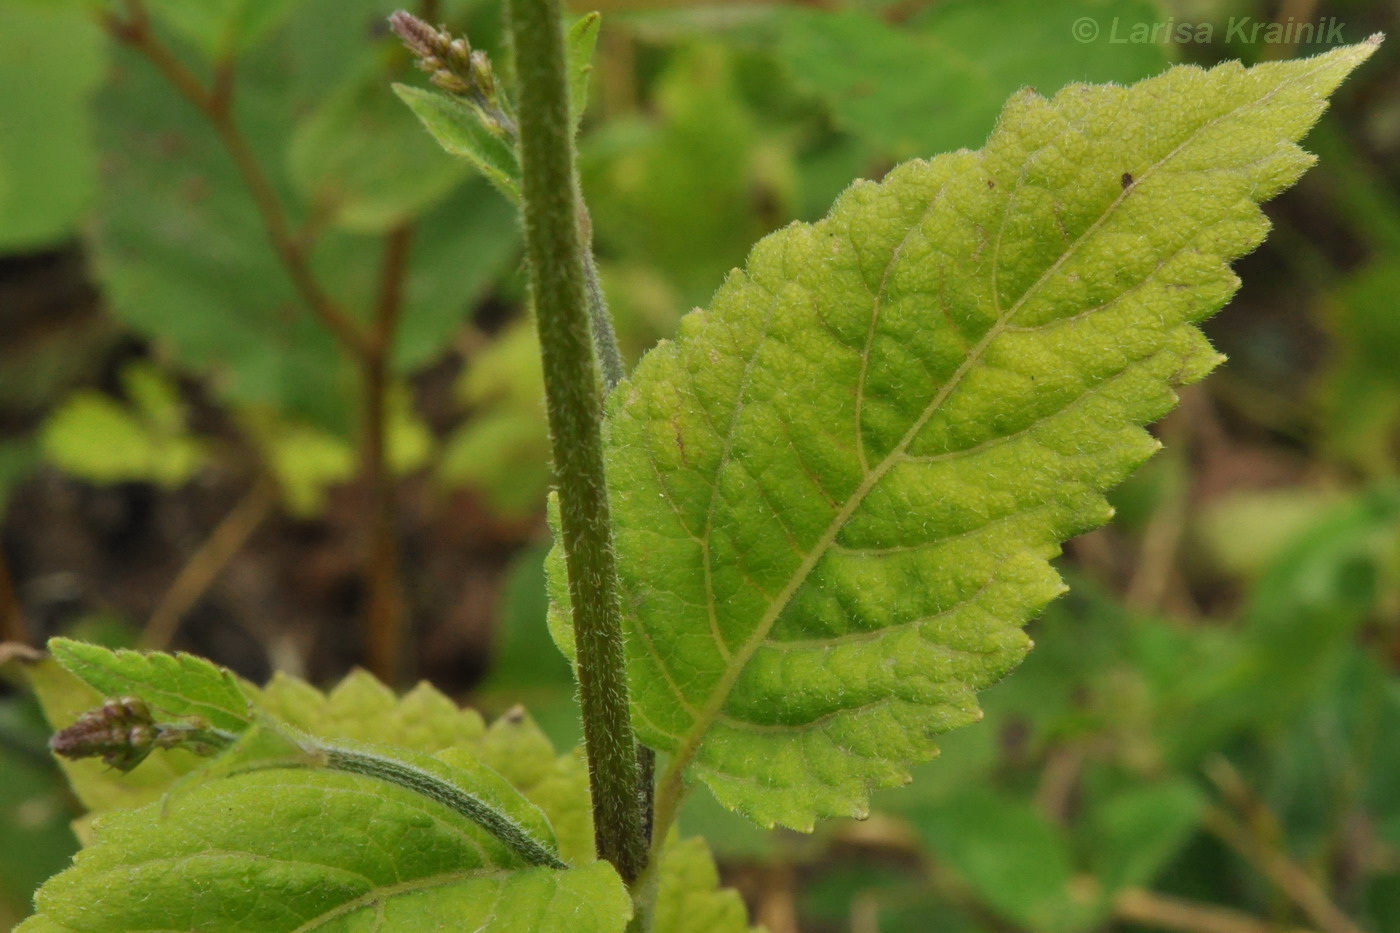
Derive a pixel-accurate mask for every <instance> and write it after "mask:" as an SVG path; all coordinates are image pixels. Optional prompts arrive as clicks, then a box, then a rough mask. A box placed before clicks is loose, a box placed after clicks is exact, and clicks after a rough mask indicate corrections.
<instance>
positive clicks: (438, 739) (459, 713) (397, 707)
mask: <svg viewBox="0 0 1400 933" xmlns="http://www.w3.org/2000/svg"><path fill="white" fill-rule="evenodd" d="M258 707H259V709H261V710H263V711H264V712H266V713H269V714H270V715H272V716H273V717H274V718H276V719H278V720H280V721H282V722H285V723H287V724H288V725H291V726H295V727H296V728H298V729H301V730H302V731H303V732H309V733H311V734H312V735H315V736H319V737H321V738H326V739H331V740H341V739H348V740H350V741H354V742H379V743H385V744H388V743H392V744H394V745H396V746H399V747H400V748H406V749H410V750H413V751H419V752H425V753H427V754H430V755H433V754H437V753H438V752H440V751H442V750H443V749H446V748H453V747H468V748H470V747H475V746H476V745H477V744H478V743H479V742H480V741H481V739H482V737H483V736H484V735H485V734H486V724H485V723H484V722H482V720H481V716H480V714H478V713H477V712H476V711H475V710H470V709H461V708H459V707H458V706H457V704H455V703H453V702H452V701H451V700H449V699H448V698H447V697H445V696H443V695H442V693H441V692H439V691H438V690H436V689H434V688H433V687H432V686H431V685H430V684H427V683H421V684H419V685H418V686H417V687H414V688H413V689H412V690H410V691H409V692H408V693H407V694H405V695H404V696H402V697H398V696H396V695H395V694H394V692H393V691H392V690H390V689H389V688H388V687H386V686H384V685H383V684H382V683H380V682H379V681H378V680H376V679H375V678H374V677H373V675H371V674H368V673H366V672H365V671H361V670H357V671H354V672H352V673H351V674H350V675H349V676H347V677H346V678H345V679H344V680H342V681H341V682H340V683H339V684H337V685H336V687H335V689H333V690H332V691H330V693H322V692H321V691H319V690H317V689H316V688H315V687H312V686H310V685H309V684H307V683H306V682H305V681H303V680H299V679H297V678H295V677H289V676H287V675H286V674H277V675H276V676H274V677H273V678H272V681H271V682H270V683H268V685H267V686H266V687H264V688H263V691H262V695H261V696H260V698H259V701H258Z"/></svg>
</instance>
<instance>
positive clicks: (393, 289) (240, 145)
mask: <svg viewBox="0 0 1400 933" xmlns="http://www.w3.org/2000/svg"><path fill="white" fill-rule="evenodd" d="M123 5H124V7H125V10H126V15H125V16H124V17H115V16H106V17H103V19H102V22H103V25H104V27H105V28H106V30H107V32H108V33H109V34H110V35H111V36H112V37H113V38H114V39H116V40H117V41H119V42H122V43H124V44H126V45H128V46H130V47H131V48H132V49H134V50H136V51H137V52H139V53H140V54H141V55H143V56H144V57H145V58H146V59H147V60H148V61H149V62H150V63H151V64H152V65H153V66H154V67H155V68H156V69H157V70H158V71H159V72H160V73H161V74H162V75H163V76H164V77H165V78H166V80H167V81H169V82H170V84H171V85H172V86H173V87H174V88H175V89H176V91H178V92H179V93H180V95H181V96H183V97H184V98H185V99H186V100H188V101H189V102H190V103H191V104H192V105H193V106H194V107H195V108H196V109H198V110H199V112H200V113H201V114H203V115H204V117H205V119H207V120H208V121H209V124H210V126H212V127H213V129H214V132H215V133H216V134H217V135H218V137H219V140H220V142H221V143H222V144H223V147H224V149H225V150H226V151H227V153H228V155H229V157H230V158H231V159H232V160H233V162H234V165H235V166H236V168H237V170H238V173H239V175H240V176H241V177H242V179H243V182H244V184H245V186H246V187H247V189H248V192H249V194H250V196H251V197H252V199H253V202H254V204H255V205H256V206H257V210H258V214H259V216H260V217H261V219H262V223H263V227H264V229H265V231H266V233H267V237H268V240H269V242H270V243H271V245H272V247H273V249H274V251H275V252H276V253H277V256H278V258H279V259H280V260H281V262H282V265H283V267H284V268H285V269H286V272H287V275H288V276H289V277H290V278H291V280H292V283H293V285H294V286H295V287H296V290H297V293H298V294H299V295H300V296H301V299H302V301H303V302H304V303H305V304H306V306H307V307H308V308H309V309H310V311H311V313H312V314H313V315H314V316H315V317H316V319H317V320H318V321H320V322H321V323H322V324H323V325H324V326H325V327H326V329H327V330H328V331H330V332H331V334H332V335H333V336H334V337H335V338H336V340H337V342H338V343H339V344H340V345H341V347H342V348H343V349H344V350H345V351H346V352H347V353H348V354H349V355H350V356H351V357H353V358H354V360H355V362H356V364H357V366H358V368H359V370H360V378H361V385H362V393H363V394H362V406H361V408H362V421H363V423H362V425H361V431H362V439H361V479H362V482H363V485H364V488H365V489H366V491H367V495H368V498H369V522H368V537H369V546H368V551H369V554H368V564H367V566H366V569H365V583H366V589H367V591H368V609H367V613H366V623H367V629H368V632H367V636H366V653H367V663H368V665H369V667H370V669H371V670H372V671H373V672H374V673H375V674H376V675H377V676H378V677H380V678H381V679H382V680H384V681H385V682H387V683H394V682H396V681H397V680H398V679H399V676H400V674H401V673H402V671H403V667H404V645H403V642H404V638H405V634H406V632H405V623H404V600H403V592H402V585H401V582H400V576H399V548H398V536H397V532H396V529H395V521H394V513H395V502H394V488H393V482H394V480H393V475H392V470H391V469H390V467H389V462H388V437H387V435H388V428H387V420H388V408H389V405H388V396H389V389H390V385H391V381H392V373H391V369H390V367H391V356H392V349H393V345H394V338H395V335H396V332H397V330H398V320H399V316H400V312H401V306H402V297H401V292H402V289H403V279H404V275H405V272H406V271H407V260H408V247H409V241H410V231H409V229H408V228H407V227H403V228H400V229H397V230H395V231H393V232H391V233H390V234H389V235H388V236H387V238H386V241H385V256H384V266H383V274H382V279H381V285H380V293H379V300H378V302H377V303H376V307H375V319H374V323H373V325H372V327H371V328H370V329H368V330H367V329H366V328H364V327H362V326H360V325H359V324H358V323H357V322H356V321H355V320H354V319H353V318H352V317H351V316H350V315H349V314H348V313H347V312H346V310H345V309H344V308H343V307H341V305H340V304H339V303H337V302H336V301H335V300H334V299H333V298H332V297H331V296H330V294H329V293H328V292H327V291H326V290H325V289H324V288H322V287H321V284H320V282H319V281H318V279H317V278H316V274H315V272H314V271H313V270H312V268H311V263H310V256H309V238H308V236H307V235H305V234H304V233H303V232H298V231H297V230H295V229H294V226H293V224H292V221H291V219H290V217H289V216H288V213H287V211H286V209H285V207H284V206H283V204H282V200H281V198H280V196H279V195H278V193H277V189H276V187H275V186H274V185H273V183H272V180H271V178H270V177H269V175H268V174H267V172H266V171H264V170H263V167H262V165H261V164H260V163H259V161H258V159H257V155H256V154H255V153H254V152H253V149H252V147H251V146H250V145H249V144H248V140H247V139H246V137H244V135H243V133H242V131H241V130H240V129H239V127H238V124H237V122H236V121H235V120H234V116H233V107H232V103H233V91H234V63H233V61H232V60H231V59H226V60H224V61H221V62H219V63H218V64H217V65H216V67H215V69H214V74H213V79H212V82H211V83H210V85H209V86H206V85H205V84H204V82H203V81H202V80H201V79H200V77H199V76H198V75H197V74H196V73H195V72H194V71H192V70H191V69H190V68H189V67H188V66H186V65H185V64H184V63H183V62H181V61H180V60H179V58H177V57H176V56H175V55H174V54H173V53H172V52H171V51H170V50H169V49H168V48H166V47H165V46H164V45H162V44H161V43H160V42H159V41H158V39H157V38H156V36H155V35H154V33H153V32H152V30H151V24H150V16H149V14H148V12H147V10H146V8H145V5H144V3H143V2H142V0H124V4H123ZM313 220H314V218H313ZM314 226H315V224H314V223H313V224H311V225H310V226H309V227H308V229H313V228H314ZM177 582H178V581H177Z"/></svg>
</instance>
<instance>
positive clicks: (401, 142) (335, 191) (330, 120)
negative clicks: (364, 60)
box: [287, 61, 467, 233]
mask: <svg viewBox="0 0 1400 933" xmlns="http://www.w3.org/2000/svg"><path fill="white" fill-rule="evenodd" d="M368 64H369V67H367V68H366V69H365V70H364V71H363V72H361V73H358V74H355V75H352V76H351V78H350V80H349V81H347V82H346V83H345V85H344V86H343V87H342V88H341V89H340V90H339V91H338V92H337V93H335V94H334V95H332V96H331V97H329V98H328V99H326V100H325V101H323V102H322V103H321V106H320V107H319V108H317V109H316V110H315V111H313V112H312V113H310V114H308V115H307V116H306V117H305V118H304V119H303V120H302V121H301V123H300V124H299V125H298V127H297V129H296V132H295V134H294V135H293V137H292V140H291V145H290V147H289V148H288V150H287V158H288V175H289V176H290V178H291V180H292V183H293V184H294V185H295V186H296V188H297V191H298V193H299V194H300V195H301V197H302V199H303V200H304V202H305V203H306V204H308V205H310V207H311V210H312V211H313V212H314V213H316V214H318V215H320V216H325V217H327V218H328V219H330V220H331V221H332V222H334V223H338V224H341V225H342V226H344V227H345V228H347V229H349V230H353V231H355V232H357V233H384V232H386V231H388V230H391V229H393V228H394V227H396V226H398V225H400V224H403V223H405V222H406V221H408V220H410V219H412V218H413V217H414V216H415V215H417V214H418V213H420V212H422V211H423V210H424V209H426V208H427V207H429V206H430V205H432V204H434V203H436V202H438V201H440V200H441V199H442V198H443V197H445V196H446V195H447V194H448V192H450V191H451V190H452V189H453V188H454V187H455V186H456V185H458V184H459V183H460V182H461V181H462V179H463V178H464V177H466V174H467V170H466V167H465V166H464V165H462V164H461V163H460V162H458V161H457V160H455V159H451V158H448V156H447V155H446V154H444V153H443V152H442V150H441V148H440V147H438V146H436V145H434V143H433V141H432V140H431V139H429V138H428V137H427V136H426V135H425V134H424V133H423V129H422V127H421V126H419V125H418V121H417V120H415V119H413V115H412V114H410V113H409V112H408V111H406V110H405V109H404V107H403V106H402V105H401V104H400V103H399V102H398V101H397V100H395V99H394V94H393V92H392V91H390V89H389V88H388V87H386V86H385V83H384V67H383V65H382V64H381V63H380V62H378V61H371V62H369V63H368Z"/></svg>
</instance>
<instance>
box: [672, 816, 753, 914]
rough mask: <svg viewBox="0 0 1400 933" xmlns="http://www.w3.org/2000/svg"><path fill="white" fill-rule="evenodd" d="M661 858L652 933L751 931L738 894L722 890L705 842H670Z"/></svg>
mask: <svg viewBox="0 0 1400 933" xmlns="http://www.w3.org/2000/svg"><path fill="white" fill-rule="evenodd" d="M662 858H663V861H662V868H661V872H660V875H661V878H660V881H659V883H658V885H657V892H656V912H655V914H654V920H653V924H654V925H653V927H652V931H653V933H747V931H748V930H750V929H751V928H750V927H749V918H748V911H747V909H746V908H745V907H744V899H743V898H741V897H740V896H739V892H737V891H733V890H730V889H728V888H721V887H720V886H719V871H718V870H717V869H716V868H715V860H714V858H713V857H711V855H710V848H709V846H707V845H706V844H705V840H704V839H699V838H696V839H686V840H683V841H681V840H677V841H674V842H671V843H670V844H668V845H667V846H666V852H665V854H664V855H663V856H662Z"/></svg>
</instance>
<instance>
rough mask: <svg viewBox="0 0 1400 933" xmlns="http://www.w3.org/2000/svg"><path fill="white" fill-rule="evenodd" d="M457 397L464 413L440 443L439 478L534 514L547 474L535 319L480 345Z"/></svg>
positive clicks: (520, 514)
mask: <svg viewBox="0 0 1400 933" xmlns="http://www.w3.org/2000/svg"><path fill="white" fill-rule="evenodd" d="M457 398H458V400H459V401H460V402H461V403H462V404H463V405H464V406H466V408H467V411H468V417H467V419H466V420H465V421H464V422H463V423H462V425H461V426H460V427H458V428H457V429H456V430H455V431H453V433H452V434H451V436H450V437H448V439H447V440H446V442H445V443H444V445H443V454H442V460H441V462H440V463H439V464H438V469H437V475H438V478H439V480H440V481H441V482H443V483H444V484H445V485H448V486H460V485H469V486H472V487H475V488H477V489H479V490H480V491H481V492H482V493H484V494H485V496H486V500H487V502H488V503H489V504H490V505H491V506H492V508H494V509H495V510H496V511H497V512H499V513H500V514H501V515H503V516H506V517H512V518H524V517H528V516H531V515H534V514H537V513H538V512H539V510H540V507H541V506H542V505H543V504H544V497H545V492H546V490H547V489H548V488H549V482H550V478H551V476H552V474H551V471H550V466H549V433H548V431H549V428H548V425H547V423H546V421H545V411H544V404H543V402H542V399H543V398H544V372H543V370H542V369H541V368H540V354H539V343H538V340H537V338H536V337H535V331H534V326H533V325H532V324H530V323H529V322H520V323H516V324H514V325H512V326H511V327H509V328H508V329H507V330H505V331H503V332H502V333H501V334H500V335H499V336H498V337H497V338H496V339H495V340H494V341H492V343H491V344H490V345H489V346H487V347H485V348H483V349H482V350H480V351H478V352H477V353H476V354H475V355H474V356H473V357H472V359H471V361H470V363H469V364H468V366H467V368H466V370H465V371H463V373H462V376H461V378H460V380H459V382H458V384H457Z"/></svg>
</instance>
